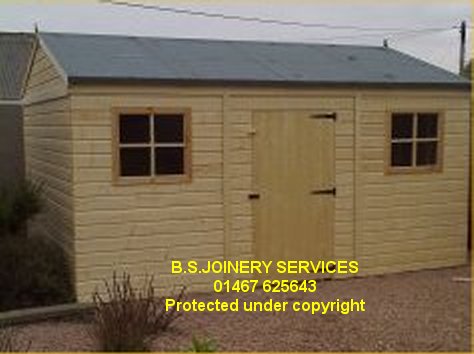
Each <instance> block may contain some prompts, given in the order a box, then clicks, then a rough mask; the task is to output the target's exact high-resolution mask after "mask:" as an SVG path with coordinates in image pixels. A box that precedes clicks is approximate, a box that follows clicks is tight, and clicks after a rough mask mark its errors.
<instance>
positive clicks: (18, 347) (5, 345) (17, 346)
mask: <svg viewBox="0 0 474 354" xmlns="http://www.w3.org/2000/svg"><path fill="white" fill-rule="evenodd" d="M29 349H30V342H27V343H24V344H22V343H20V341H19V340H18V332H17V331H16V330H15V329H14V328H12V327H9V328H0V353H9V352H27V351H28V350H29Z"/></svg>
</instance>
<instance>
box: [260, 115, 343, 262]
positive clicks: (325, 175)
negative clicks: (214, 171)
mask: <svg viewBox="0 0 474 354" xmlns="http://www.w3.org/2000/svg"><path fill="white" fill-rule="evenodd" d="M317 113H318V112H309V111H283V112H282V111H259V112H255V113H254V115H253V127H254V132H255V134H254V141H253V151H254V158H253V165H254V166H253V171H254V172H253V173H254V181H253V184H254V188H255V194H256V195H254V196H253V199H252V203H253V211H254V216H255V246H256V256H257V259H259V260H273V261H277V260H320V259H321V260H325V259H330V258H331V257H332V256H333V252H332V249H333V246H332V245H333V228H334V199H335V195H333V194H332V193H330V192H331V190H332V189H333V188H334V187H335V184H334V183H335V180H334V121H333V120H332V119H324V118H325V117H324V115H317ZM319 113H321V112H319Z"/></svg>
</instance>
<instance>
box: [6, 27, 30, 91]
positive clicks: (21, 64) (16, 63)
mask: <svg viewBox="0 0 474 354" xmlns="http://www.w3.org/2000/svg"><path fill="white" fill-rule="evenodd" d="M34 42H35V37H34V35H33V34H31V33H0V99H2V100H17V99H20V98H21V90H22V86H23V81H24V79H25V75H26V72H27V70H28V65H29V63H30V58H31V54H32V50H33V45H34Z"/></svg>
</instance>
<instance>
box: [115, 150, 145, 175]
mask: <svg viewBox="0 0 474 354" xmlns="http://www.w3.org/2000/svg"><path fill="white" fill-rule="evenodd" d="M150 155H151V150H150V148H120V175H121V176H150V160H151V159H150Z"/></svg>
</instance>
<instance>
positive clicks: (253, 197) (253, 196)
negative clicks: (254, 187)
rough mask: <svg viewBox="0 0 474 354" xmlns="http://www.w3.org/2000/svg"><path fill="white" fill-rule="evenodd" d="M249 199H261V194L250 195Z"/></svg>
mask: <svg viewBox="0 0 474 354" xmlns="http://www.w3.org/2000/svg"><path fill="white" fill-rule="evenodd" d="M249 199H260V193H250V194H249Z"/></svg>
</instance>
